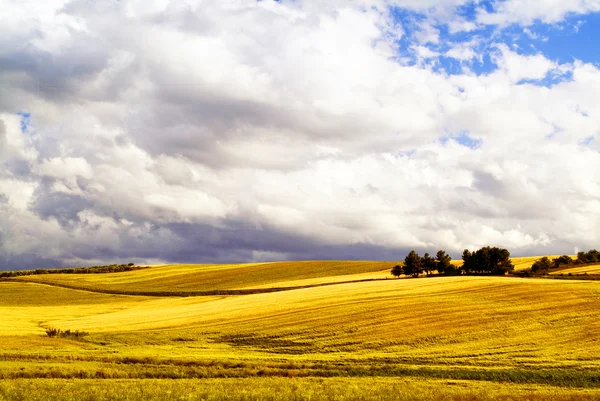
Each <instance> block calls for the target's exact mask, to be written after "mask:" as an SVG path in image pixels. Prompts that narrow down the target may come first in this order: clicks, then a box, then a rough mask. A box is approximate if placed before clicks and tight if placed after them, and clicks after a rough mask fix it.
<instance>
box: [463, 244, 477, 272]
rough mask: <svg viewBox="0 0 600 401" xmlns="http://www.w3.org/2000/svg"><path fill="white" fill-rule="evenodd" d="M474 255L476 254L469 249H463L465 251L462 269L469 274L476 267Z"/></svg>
mask: <svg viewBox="0 0 600 401" xmlns="http://www.w3.org/2000/svg"><path fill="white" fill-rule="evenodd" d="M473 256H474V255H473V254H472V253H471V251H469V250H468V249H465V250H464V251H463V253H462V260H463V264H462V267H461V269H462V270H463V271H464V272H465V273H466V274H469V273H471V271H473V270H474V267H475V258H474V257H473Z"/></svg>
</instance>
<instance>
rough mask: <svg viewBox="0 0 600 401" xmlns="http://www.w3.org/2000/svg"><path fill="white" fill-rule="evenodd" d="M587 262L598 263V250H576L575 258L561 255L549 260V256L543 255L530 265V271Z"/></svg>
mask: <svg viewBox="0 0 600 401" xmlns="http://www.w3.org/2000/svg"><path fill="white" fill-rule="evenodd" d="M589 263H600V252H598V251H597V250H595V249H592V250H589V251H588V252H578V253H577V257H576V258H575V259H573V258H572V257H570V256H569V255H562V256H559V257H558V258H554V259H552V260H550V258H549V257H547V256H544V257H543V258H541V259H538V260H536V261H535V262H534V263H533V265H531V271H532V272H533V273H538V272H540V271H548V270H550V269H552V268H554V269H557V268H559V267H561V266H563V265H565V266H571V265H586V264H589Z"/></svg>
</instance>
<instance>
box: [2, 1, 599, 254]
mask: <svg viewBox="0 0 600 401" xmlns="http://www.w3.org/2000/svg"><path fill="white" fill-rule="evenodd" d="M463 3H464V2H462V1H448V2H415V1H400V0H399V1H396V2H395V4H396V5H398V6H404V7H409V8H411V9H413V10H419V11H422V12H424V13H425V14H426V16H427V18H431V21H442V20H443V21H454V22H455V24H454V25H452V24H450V25H451V27H452V26H454V27H455V28H451V29H459V28H456V27H458V26H462V28H460V29H464V30H470V29H473V26H471V25H470V24H472V23H469V22H468V21H463V20H461V19H460V18H456V16H455V15H454V14H453V13H454V11H455V10H454V7H455V6H456V5H460V4H463ZM509 3H511V2H510V1H509V2H507V3H506V6H505V9H498V12H499V13H500V12H504V13H505V15H506V16H507V17H506V18H505V19H506V20H509V19H510V18H509V17H510V12H509V11H510V10H512V9H511V8H509V7H513V6H510V4H509ZM512 3H514V2H512ZM32 4H34V2H31V3H23V5H22V4H21V3H17V2H8V3H6V2H5V3H3V4H2V5H1V6H2V7H4V6H6V9H7V10H13V11H14V13H13V14H11V15H14V16H15V17H14V19H15V21H12V22H10V24H0V26H1V28H0V30H2V29H4V30H3V31H2V32H3V33H5V35H3V39H0V40H1V41H2V43H3V44H6V46H3V47H2V50H1V51H0V52H1V54H2V58H0V85H2V87H0V90H2V91H9V92H10V93H14V94H15V95H14V96H10V97H1V98H0V120H1V121H2V124H0V146H1V148H0V157H1V158H2V159H1V160H2V163H3V168H2V171H0V192H1V193H2V194H3V197H1V198H0V223H2V225H0V226H2V227H3V228H2V233H1V234H2V238H3V239H5V240H4V242H3V243H2V250H3V252H4V254H6V255H11V258H13V259H11V260H13V261H12V262H11V263H12V264H11V266H12V265H15V264H16V263H17V262H16V261H18V260H21V259H19V257H20V256H19V255H29V254H34V255H35V256H36V258H37V259H36V258H34V259H31V260H29V259H27V260H29V262H27V263H29V264H35V263H42V261H49V260H53V261H54V262H55V263H78V264H82V263H84V262H85V261H86V260H88V261H94V263H96V261H98V260H102V259H103V258H105V259H107V260H108V259H110V260H114V259H118V258H121V257H122V258H127V259H129V258H132V257H134V256H135V257H138V258H145V259H147V260H169V259H179V260H190V261H192V260H196V261H200V260H215V261H217V260H244V259H256V260H265V259H269V258H296V259H297V258H300V257H304V258H307V257H317V256H318V257H337V256H339V255H342V257H348V255H358V256H361V255H362V256H364V257H374V256H377V255H383V253H381V254H379V253H377V252H390V251H389V250H390V249H392V250H394V249H396V250H397V253H398V254H400V253H402V252H404V251H405V250H406V249H408V248H413V247H414V248H428V250H429V251H430V252H431V251H433V250H434V249H435V250H437V248H444V249H447V250H449V251H451V252H453V253H455V254H456V253H459V252H460V251H461V250H462V249H464V248H465V247H470V248H473V247H475V246H481V245H486V244H492V245H502V246H508V247H510V248H511V250H512V251H513V252H517V253H519V252H521V253H531V252H538V253H541V252H552V253H554V252H568V250H570V249H572V248H573V247H574V246H580V247H581V248H582V249H585V248H586V247H593V246H597V245H595V244H597V243H598V241H600V233H597V230H595V229H594V228H595V227H597V226H600V214H599V212H598V202H597V199H598V197H599V196H600V189H599V187H598V180H597V177H596V176H595V175H594V173H595V172H597V171H600V156H599V153H598V148H597V147H596V148H595V147H594V146H598V145H597V144H598V142H600V138H599V135H600V134H599V133H600V100H599V99H600V70H599V69H598V68H597V67H596V66H594V65H592V64H586V63H583V62H579V61H576V62H573V63H570V64H562V65H559V64H557V63H556V62H554V61H552V60H549V59H548V58H547V57H545V56H544V55H543V54H536V55H529V56H527V55H523V54H520V53H519V52H518V51H516V50H514V49H513V50H511V49H509V48H508V47H507V46H505V45H499V46H497V47H496V51H495V52H494V53H493V54H492V56H493V62H494V63H496V64H497V66H498V69H497V70H495V71H493V72H490V73H488V74H483V75H476V74H474V73H472V72H470V71H469V70H468V69H465V72H464V73H463V74H459V75H448V74H446V73H444V72H436V71H434V69H433V68H432V67H431V65H430V64H428V63H417V64H416V65H405V64H403V63H401V62H397V59H398V58H400V57H399V55H398V54H397V52H396V44H395V40H396V39H398V37H399V36H401V35H403V28H402V26H398V25H399V24H398V23H397V21H394V20H393V19H391V17H390V16H389V15H388V10H387V7H386V3H384V2H383V1H381V2H379V1H377V2H369V1H359V0H357V1H352V2H346V1H335V2H325V3H324V2H317V1H298V2H285V1H284V2H282V3H281V4H276V3H275V2H268V1H263V2H254V1H224V2H210V4H206V3H201V2H193V1H191V2H188V3H187V5H186V6H184V5H182V4H175V3H169V2H163V1H155V2H150V3H149V2H140V1H138V2H136V1H122V2H109V3H106V4H98V3H96V2H87V1H74V2H72V3H71V4H69V5H68V6H65V7H63V8H61V7H62V4H58V3H57V4H52V3H47V4H46V5H44V7H47V8H45V9H44V10H40V11H39V12H38V13H39V14H40V18H39V20H36V19H35V18H31V17H29V15H31V14H35V13H36V11H35V10H34V11H32V10H31V9H29V8H27V7H32ZM515 4H516V3H515ZM581 4H583V6H582V7H584V6H585V7H587V9H591V8H590V7H592V6H593V5H592V4H591V3H585V4H584V3H581ZM586 4H587V5H586ZM371 6H375V7H371ZM585 7H584V8H585ZM59 9H61V10H63V11H60V12H59V11H58V10H59ZM53 10H54V11H53ZM502 10H504V11H502ZM577 12H579V11H577ZM538 14H539V12H538ZM532 15H533V14H532ZM480 17H481V18H484V16H483V14H481V15H480ZM486 18H487V17H486ZM490 18H491V17H490ZM527 18H529V17H527ZM526 20H527V19H524V20H523V21H526ZM481 22H482V23H483V22H485V23H487V22H489V21H487V22H486V21H483V20H482V21H481ZM400 25H401V24H400ZM428 26H429V27H433V26H434V25H433V22H432V24H431V25H428ZM124 27H126V28H124ZM425 28H426V29H423V30H422V33H423V34H424V36H423V38H421V39H422V41H423V42H428V43H430V45H431V44H433V43H436V42H437V41H438V39H439V37H438V36H437V32H436V30H435V29H433V28H432V29H431V30H430V31H427V29H429V28H427V27H425ZM50 30H53V31H54V32H50ZM430 34H431V35H430ZM23 43H31V46H22V44H23ZM479 45H480V42H478V41H477V40H474V41H472V42H465V43H461V44H452V45H451V48H450V50H448V51H446V52H445V54H444V55H445V56H447V57H453V58H455V59H457V60H459V61H462V62H464V64H465V65H467V66H468V65H469V63H470V62H472V61H473V60H481V58H482V57H483V55H482V54H481V52H480V50H476V49H479ZM412 46H413V47H412V48H413V50H415V51H416V52H417V54H418V55H419V56H420V57H421V58H422V59H431V60H432V61H431V63H435V62H436V60H435V58H436V57H437V56H439V54H438V52H437V51H435V50H432V46H429V47H427V46H423V45H419V44H418V43H416V42H415V43H413V44H412ZM433 48H434V49H436V48H435V47H433ZM565 72H570V73H572V78H571V79H569V80H562V82H557V83H556V84H554V85H552V86H548V87H544V86H538V85H533V84H524V85H523V84H520V83H521V82H522V81H523V80H534V81H535V80H541V79H543V78H545V77H549V76H552V75H553V74H564V73H565ZM36 82H37V83H38V85H37V86H36V85H34V84H33V83H36ZM39 83H43V84H44V85H39ZM18 111H27V112H30V113H31V120H32V127H33V128H32V130H31V132H28V133H27V134H24V133H22V132H21V129H20V119H21V118H20V117H19V116H18V115H17V114H16V112H18ZM467 137H468V138H471V139H472V140H477V141H479V142H478V146H477V147H476V148H474V147H473V146H471V147H469V146H467V145H468V143H467V144H465V143H464V142H465V140H466V138H467ZM590 138H591V139H590ZM461 142H462V143H461ZM586 144H587V145H586ZM550 200H551V201H550ZM38 228H39V229H38ZM354 249H358V250H357V251H354ZM353 252H354V253H353ZM360 252H370V253H360ZM315 255H316V256H315ZM386 255H387V254H386ZM358 256H357V257H358ZM382 257H383V256H382ZM24 263H25V262H24ZM44 263H49V262H44Z"/></svg>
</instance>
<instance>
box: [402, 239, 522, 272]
mask: <svg viewBox="0 0 600 401" xmlns="http://www.w3.org/2000/svg"><path fill="white" fill-rule="evenodd" d="M462 259H463V264H462V266H460V267H458V266H455V265H453V264H452V263H451V262H452V258H451V257H450V255H448V254H447V253H446V252H445V251H443V250H439V251H438V252H437V253H436V255H435V257H431V256H430V255H429V253H425V254H424V255H423V257H421V256H419V254H418V253H417V252H415V251H414V250H412V251H410V253H409V254H408V255H407V256H406V258H405V259H404V266H401V265H396V266H394V267H393V268H392V271H391V273H392V275H394V276H396V277H400V276H401V275H403V274H404V275H406V276H413V277H418V276H419V275H421V274H423V273H426V274H427V275H428V276H429V275H430V274H432V273H433V272H436V271H437V273H438V274H440V275H445V276H454V275H458V274H506V273H507V272H509V271H512V270H513V269H514V266H513V264H512V262H511V261H510V252H508V251H507V250H506V249H503V248H497V247H489V246H486V247H483V248H480V249H478V250H477V251H474V252H471V251H469V250H468V249H465V250H464V252H463V254H462Z"/></svg>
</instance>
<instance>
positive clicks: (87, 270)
mask: <svg viewBox="0 0 600 401" xmlns="http://www.w3.org/2000/svg"><path fill="white" fill-rule="evenodd" d="M146 268H148V266H135V264H134V263H133V262H131V263H128V264H121V265H117V264H114V265H106V266H89V267H73V268H67V269H37V270H17V271H9V272H2V273H0V278H6V277H19V276H32V275H38V274H100V273H118V272H127V271H132V270H140V269H146Z"/></svg>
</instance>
